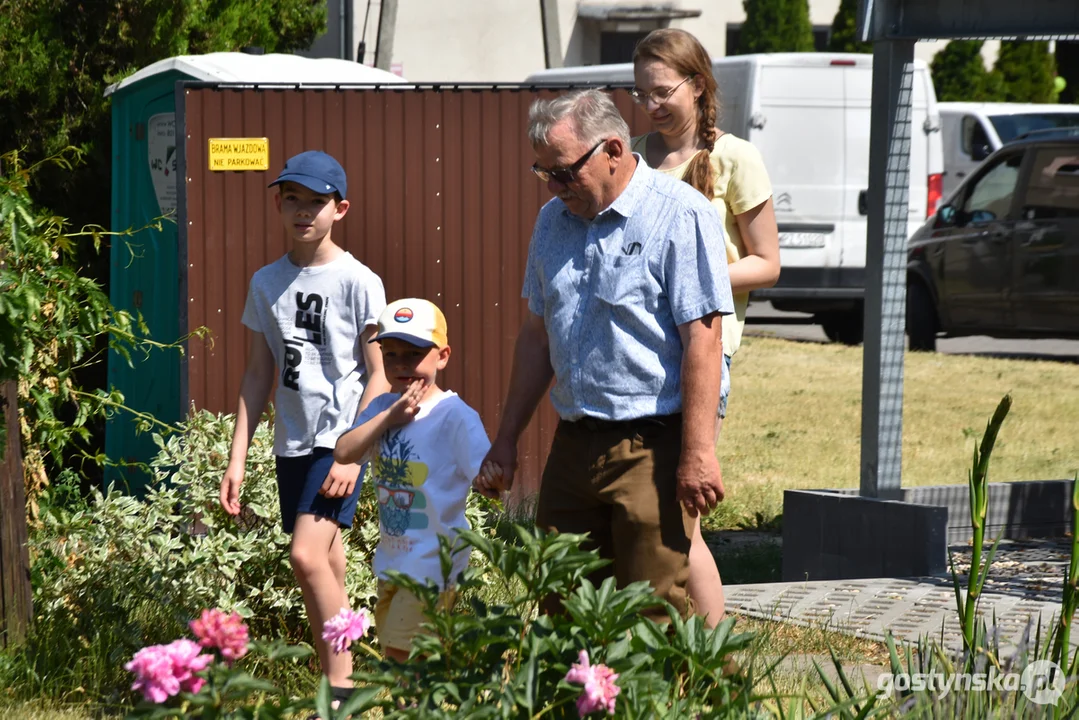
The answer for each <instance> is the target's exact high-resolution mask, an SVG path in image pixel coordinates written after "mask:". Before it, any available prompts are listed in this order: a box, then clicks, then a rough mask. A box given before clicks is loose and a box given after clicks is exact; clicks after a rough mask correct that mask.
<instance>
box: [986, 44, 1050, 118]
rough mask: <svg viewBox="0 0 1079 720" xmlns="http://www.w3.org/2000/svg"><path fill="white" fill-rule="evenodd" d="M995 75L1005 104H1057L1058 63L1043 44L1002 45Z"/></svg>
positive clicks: (994, 70)
mask: <svg viewBox="0 0 1079 720" xmlns="http://www.w3.org/2000/svg"><path fill="white" fill-rule="evenodd" d="M993 75H995V76H997V77H999V78H1000V86H1001V96H1000V99H1001V100H1003V101H1004V102H1018V103H1049V102H1056V92H1055V90H1054V87H1053V78H1054V77H1055V76H1056V63H1055V61H1054V59H1053V56H1052V54H1050V52H1049V43H1048V42H1046V41H1044V40H1036V41H1025V40H1010V41H1004V42H1002V43H1001V44H1000V55H999V56H998V57H997V64H996V66H995V67H994V68H993Z"/></svg>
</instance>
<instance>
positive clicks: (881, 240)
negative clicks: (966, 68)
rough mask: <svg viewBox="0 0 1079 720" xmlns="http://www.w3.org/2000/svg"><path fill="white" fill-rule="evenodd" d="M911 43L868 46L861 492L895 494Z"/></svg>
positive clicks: (900, 424) (900, 431)
mask: <svg viewBox="0 0 1079 720" xmlns="http://www.w3.org/2000/svg"><path fill="white" fill-rule="evenodd" d="M913 83H914V41H913V40H878V41H877V42H875V43H874V44H873V95H872V102H873V109H872V115H871V119H870V133H869V193H868V200H869V218H868V220H869V223H868V228H867V237H866V257H865V345H864V349H863V356H862V466H861V468H862V472H861V494H862V495H863V496H866V497H875V498H882V499H889V500H895V499H899V497H900V492H901V491H900V487H901V464H902V456H903V452H902V450H903V334H904V329H905V325H906V321H905V319H906V299H907V277H906V276H907V273H906V266H907V219H908V205H909V197H908V196H909V188H910V143H911V101H912V94H913Z"/></svg>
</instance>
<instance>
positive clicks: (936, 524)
mask: <svg viewBox="0 0 1079 720" xmlns="http://www.w3.org/2000/svg"><path fill="white" fill-rule="evenodd" d="M947 525H948V510H947V508H945V507H938V506H932V505H918V504H913V503H905V502H898V501H894V500H877V499H874V498H863V497H859V496H857V495H851V494H846V493H837V492H830V491H827V490H787V491H785V492H784V493H783V580H784V581H785V582H794V581H803V580H809V581H813V580H845V579H853V578H879V577H900V578H901V577H916V576H924V575H938V574H941V573H944V572H945V571H946V570H947V548H948V543H947Z"/></svg>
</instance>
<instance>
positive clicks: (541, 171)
mask: <svg viewBox="0 0 1079 720" xmlns="http://www.w3.org/2000/svg"><path fill="white" fill-rule="evenodd" d="M606 142H607V140H605V139H604V140H600V141H599V142H598V143H596V144H595V145H593V146H592V149H591V150H589V151H588V152H586V153H585V154H584V155H582V156H581V159H580V160H578V161H577V162H575V163H573V164H572V165H570V166H569V167H567V168H555V169H553V170H548V169H547V168H543V167H540V166H539V165H536V164H534V165H532V172H534V173H536V177H538V178H539V179H540V180H542V181H543V182H550V181H551V180H554V181H555V182H558V183H562V184H563V185H569V184H570V183H571V182H574V181H575V180H576V179H577V173H579V172H580V171H581V168H583V167H584V164H585V163H586V162H588V161H589V159H590V158H591V157H592V156H593V155H595V153H596V150H599V148H600V146H602V145H603V144H604V143H606Z"/></svg>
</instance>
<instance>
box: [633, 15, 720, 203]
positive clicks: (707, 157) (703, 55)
mask: <svg viewBox="0 0 1079 720" xmlns="http://www.w3.org/2000/svg"><path fill="white" fill-rule="evenodd" d="M642 60H658V61H659V62H661V63H663V64H664V65H666V66H667V67H669V68H671V69H672V70H674V71H676V72H677V73H678V74H680V75H682V76H683V77H689V76H694V77H695V78H700V83H701V85H703V86H704V91H703V92H702V93H701V96H700V97H699V98H697V134H698V135H699V136H700V139H701V140H702V141H703V142H704V145H705V149H704V150H701V151H700V152H699V153H697V154H696V155H694V156H693V159H692V160H691V161H690V163H689V167H687V168H686V172H685V174H684V175H683V176H682V179H683V180H685V181H686V182H687V183H689V184H690V185H692V186H693V187H695V188H697V190H699V191H700V192H701V193H702V194H703V195H704V196H705V197H706V198H708V199H709V200H711V199H712V198H713V197H714V195H715V178H714V177H713V173H712V159H711V154H712V150H713V149H714V148H715V145H716V137H717V135H718V134H719V133H718V132H717V131H716V111H717V109H718V108H717V106H718V101H717V98H716V79H715V77H713V76H712V60H711V58H709V57H708V52H707V51H706V50H705V49H704V46H703V45H701V43H700V41H699V40H698V39H697V38H695V37H693V36H692V35H690V34H689V33H687V32H686V31H685V30H677V29H675V28H661V29H659V30H653V31H652V32H650V33H648V35H646V36H645V37H644V39H643V40H641V41H640V42H639V43H637V47H636V48H635V49H634V51H633V62H634V64H636V63H638V62H640V61H642Z"/></svg>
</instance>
